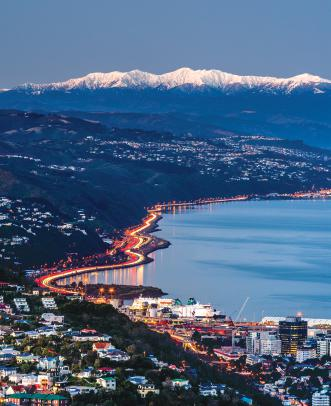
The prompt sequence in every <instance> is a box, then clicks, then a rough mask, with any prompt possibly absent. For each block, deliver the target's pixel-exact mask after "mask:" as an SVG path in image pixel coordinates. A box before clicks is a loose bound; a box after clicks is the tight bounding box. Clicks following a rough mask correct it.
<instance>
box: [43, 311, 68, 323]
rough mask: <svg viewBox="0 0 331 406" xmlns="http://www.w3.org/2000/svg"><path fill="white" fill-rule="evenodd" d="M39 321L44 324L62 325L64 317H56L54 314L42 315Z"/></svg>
mask: <svg viewBox="0 0 331 406" xmlns="http://www.w3.org/2000/svg"><path fill="white" fill-rule="evenodd" d="M41 320H42V321H43V322H45V323H46V324H53V323H57V324H63V322H64V316H57V315H55V314H54V313H43V314H42V315H41Z"/></svg>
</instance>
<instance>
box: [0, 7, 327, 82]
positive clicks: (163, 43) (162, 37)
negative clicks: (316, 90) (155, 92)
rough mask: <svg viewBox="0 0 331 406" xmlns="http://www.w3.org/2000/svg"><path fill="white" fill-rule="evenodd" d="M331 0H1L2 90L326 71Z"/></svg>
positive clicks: (284, 74) (0, 52) (0, 59)
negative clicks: (122, 78) (94, 76)
mask: <svg viewBox="0 0 331 406" xmlns="http://www.w3.org/2000/svg"><path fill="white" fill-rule="evenodd" d="M330 21H331V1H330V0H300V1H299V0H200V1H198V0H166V1H165V0H163V1H162V0H57V1H53V0H28V1H26V0H25V1H21V0H1V2H0V87H11V86H14V85H17V84H21V83H24V82H37V83H42V82H50V81H59V80H65V79H68V78H71V77H77V76H82V75H85V74H87V73H89V72H96V71H103V72H109V71H112V70H124V71H127V70H132V69H141V70H146V71H150V72H155V73H163V72H167V71H170V70H174V69H177V68H179V67H182V66H189V67H191V68H206V69H210V68H215V69H221V70H224V71H227V72H231V73H237V74H257V75H272V76H292V75H295V74H298V73H303V72H309V73H313V74H317V75H319V76H322V77H323V76H324V77H326V78H331V23H330Z"/></svg>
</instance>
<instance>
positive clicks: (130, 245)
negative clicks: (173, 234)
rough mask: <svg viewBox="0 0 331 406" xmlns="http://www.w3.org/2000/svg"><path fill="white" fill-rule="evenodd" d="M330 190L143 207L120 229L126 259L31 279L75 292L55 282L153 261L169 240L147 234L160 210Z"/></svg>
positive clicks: (325, 194) (329, 193) (313, 195)
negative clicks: (133, 223)
mask: <svg viewBox="0 0 331 406" xmlns="http://www.w3.org/2000/svg"><path fill="white" fill-rule="evenodd" d="M330 197H331V190H330V189H322V190H320V191H318V192H296V193H293V194H283V195H281V194H269V195H260V196H259V195H252V196H248V195H247V196H234V197H230V198H206V199H197V200H193V201H190V202H169V203H162V204H156V205H154V206H152V207H151V208H147V216H146V217H144V218H143V219H142V222H141V223H140V224H139V225H137V226H134V227H128V228H127V229H125V230H124V233H123V234H124V235H123V238H122V240H120V246H121V247H122V248H121V251H122V252H124V253H125V254H126V255H127V257H128V258H129V259H128V260H126V261H124V262H121V263H117V264H109V265H100V266H92V267H80V268H74V269H67V270H64V271H59V272H55V273H51V274H46V275H43V276H41V277H39V278H37V279H35V282H36V283H37V285H38V286H40V287H42V288H46V289H48V290H50V291H53V292H55V293H60V294H64V295H72V294H77V292H75V291H73V290H71V289H69V288H67V287H59V286H58V285H57V284H56V281H57V280H60V279H64V278H66V277H70V276H75V275H78V274H84V273H89V272H96V271H100V270H111V269H123V268H131V267H134V266H141V265H145V264H148V263H150V262H153V259H152V258H150V257H149V254H151V253H152V252H154V251H157V250H159V249H165V248H168V247H169V246H170V245H171V243H170V242H169V241H166V240H163V239H161V238H158V237H155V236H153V235H151V234H152V233H153V232H154V231H156V229H157V226H158V222H159V221H160V220H161V219H162V214H161V213H162V210H168V209H170V208H171V209H174V208H182V207H183V208H185V207H194V206H198V205H207V204H217V203H227V202H236V201H250V200H292V199H293V200H306V199H307V200H308V199H323V198H330Z"/></svg>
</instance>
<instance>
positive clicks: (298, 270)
mask: <svg viewBox="0 0 331 406" xmlns="http://www.w3.org/2000/svg"><path fill="white" fill-rule="evenodd" d="M160 228H162V231H160V232H158V233H157V235H158V236H160V237H162V238H165V239H168V240H169V241H170V242H171V243H172V246H171V247H170V248H168V249H166V250H160V251H157V252H156V253H154V254H153V257H154V258H155V262H153V263H150V264H148V265H145V266H144V268H142V267H137V268H131V269H125V270H116V271H101V272H99V273H96V272H94V273H92V274H86V275H84V276H82V278H83V282H84V283H88V282H90V283H98V282H99V283H119V284H122V283H125V284H136V285H139V284H141V283H143V284H145V285H154V286H159V287H160V288H162V289H163V290H164V291H167V292H168V293H169V294H171V296H179V297H181V298H187V297H189V296H195V297H197V298H199V299H200V300H201V301H203V302H211V303H213V304H214V305H215V306H217V307H218V308H220V309H222V310H224V311H225V312H226V313H228V314H231V313H233V312H235V310H237V309H238V308H239V307H240V305H241V303H242V301H243V300H244V299H245V297H247V296H250V298H251V299H250V301H249V304H248V305H247V308H246V311H245V314H244V316H245V315H246V317H247V318H250V319H252V318H256V319H259V318H260V317H261V315H262V313H264V315H278V314H280V315H286V314H291V313H294V312H296V311H298V310H300V311H303V312H304V313H305V314H306V315H307V316H311V317H329V316H330V314H331V297H330V295H329V289H330V284H331V271H330V268H329V265H330V263H331V201H323V200H314V201H261V202H257V201H250V202H238V203H227V204H223V205H221V204H220V205H218V204H216V205H211V206H201V207H199V208H196V209H194V210H188V211H185V210H184V211H181V212H179V213H177V214H165V215H164V219H163V220H162V221H161V222H160ZM76 280H80V279H78V277H77V279H76ZM71 281H72V279H71Z"/></svg>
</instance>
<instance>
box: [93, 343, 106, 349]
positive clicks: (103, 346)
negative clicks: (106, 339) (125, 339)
mask: <svg viewBox="0 0 331 406" xmlns="http://www.w3.org/2000/svg"><path fill="white" fill-rule="evenodd" d="M109 345H110V344H109V343H103V342H100V343H94V344H93V348H95V349H96V350H104V349H105V348H108V347H109Z"/></svg>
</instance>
